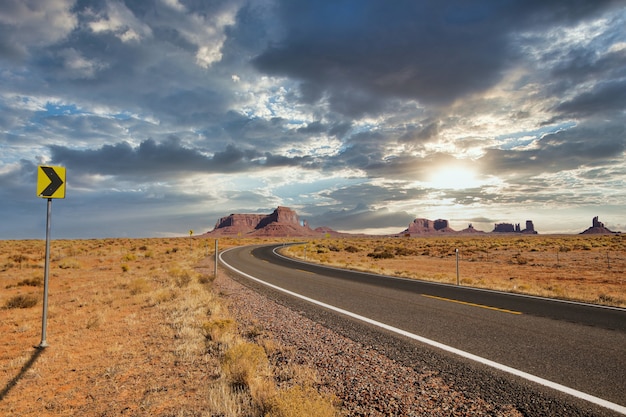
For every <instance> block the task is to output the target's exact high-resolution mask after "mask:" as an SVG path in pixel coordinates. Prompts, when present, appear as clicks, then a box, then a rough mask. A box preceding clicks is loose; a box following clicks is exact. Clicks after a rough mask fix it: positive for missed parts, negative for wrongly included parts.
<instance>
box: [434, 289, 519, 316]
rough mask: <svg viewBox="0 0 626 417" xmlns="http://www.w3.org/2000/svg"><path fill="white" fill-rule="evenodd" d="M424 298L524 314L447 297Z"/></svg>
mask: <svg viewBox="0 0 626 417" xmlns="http://www.w3.org/2000/svg"><path fill="white" fill-rule="evenodd" d="M422 296H424V297H428V298H434V299H435V300H441V301H449V302H451V303H457V304H464V305H466V306H472V307H480V308H486V309H488V310H495V311H500V312H502V313H509V314H522V312H521V311H513V310H507V309H504V308H498V307H491V306H486V305H484V304H476V303H468V302H467V301H460V300H453V299H452V298H445V297H437V296H436V295H428V294H422Z"/></svg>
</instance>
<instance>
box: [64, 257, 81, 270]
mask: <svg viewBox="0 0 626 417" xmlns="http://www.w3.org/2000/svg"><path fill="white" fill-rule="evenodd" d="M59 268H61V269H80V264H79V263H78V261H77V260H75V259H64V260H63V262H61V263H59Z"/></svg>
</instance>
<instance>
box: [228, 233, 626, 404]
mask: <svg viewBox="0 0 626 417" xmlns="http://www.w3.org/2000/svg"><path fill="white" fill-rule="evenodd" d="M275 248H276V246H275V245H273V246H272V245H268V246H253V247H238V248H233V249H231V250H228V251H225V252H223V253H222V254H221V255H220V259H221V261H222V263H223V264H224V265H226V266H227V267H229V268H230V269H233V270H235V271H236V272H237V273H239V274H240V275H243V276H247V277H248V278H255V279H257V280H259V281H262V282H264V283H267V284H270V285H273V286H276V287H279V288H281V289H283V290H286V291H289V292H292V293H294V294H299V295H300V296H303V297H307V298H308V299H310V300H309V301H312V302H316V303H318V304H319V303H323V307H324V308H326V309H331V310H334V311H335V312H338V314H340V315H344V316H345V315H350V316H352V317H353V318H357V319H359V320H361V319H364V321H366V322H367V323H369V324H373V325H374V326H377V327H379V328H380V327H383V329H385V330H391V331H393V332H395V333H399V334H401V335H402V336H407V337H410V338H412V339H413V340H415V341H416V343H427V344H429V345H431V346H434V347H435V348H438V349H445V350H447V351H448V352H452V353H454V354H457V355H461V356H463V357H464V358H466V359H470V360H472V361H478V362H480V363H482V364H483V365H487V366H490V367H495V368H496V369H498V370H499V371H504V372H505V373H513V374H514V375H516V377H522V378H524V379H526V380H530V381H532V382H534V383H536V382H538V383H539V384H541V385H543V386H548V387H549V388H552V389H556V390H557V391H560V392H561V393H565V394H566V395H571V396H573V397H576V399H577V400H581V399H582V400H583V401H589V402H591V403H594V404H596V405H600V406H601V407H604V408H608V409H610V410H612V411H615V412H617V413H621V414H626V377H625V376H626V310H625V309H618V308H607V307H599V306H593V305H589V304H580V303H569V302H562V301H555V300H548V299H543V298H536V297H527V296H519V295H513V294H507V293H501V292H495V291H483V290H477V289H471V288H467V287H457V286H451V285H442V284H436V283H429V282H424V281H417V280H407V279H397V278H391V277H386V276H381V275H374V274H367V273H359V272H354V271H348V270H342V269H336V268H328V267H323V266H320V265H314V264H307V263H303V262H300V261H296V260H291V259H288V258H285V257H281V256H278V255H277V254H276V253H275V251H274V249H275ZM313 300H315V301H313ZM396 330H397V331H396Z"/></svg>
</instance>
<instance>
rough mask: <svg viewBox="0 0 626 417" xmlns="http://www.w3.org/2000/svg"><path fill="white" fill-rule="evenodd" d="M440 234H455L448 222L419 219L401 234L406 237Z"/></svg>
mask: <svg viewBox="0 0 626 417" xmlns="http://www.w3.org/2000/svg"><path fill="white" fill-rule="evenodd" d="M438 233H454V230H452V229H451V228H450V226H449V224H448V221H447V220H444V219H437V220H434V221H433V220H428V219H420V218H417V219H415V220H413V221H412V222H411V223H410V224H409V227H408V228H406V230H404V231H403V232H402V233H401V234H402V235H404V236H414V235H429V234H438Z"/></svg>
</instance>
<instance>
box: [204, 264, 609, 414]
mask: <svg viewBox="0 0 626 417" xmlns="http://www.w3.org/2000/svg"><path fill="white" fill-rule="evenodd" d="M214 285H215V286H216V289H217V290H218V291H220V293H221V294H223V295H225V296H226V298H227V299H228V303H229V309H230V310H231V313H232V314H233V315H235V317H236V319H237V321H238V322H240V323H241V324H242V326H256V327H259V326H260V327H262V329H263V331H264V332H268V333H270V334H271V335H272V337H273V338H274V339H275V340H276V341H277V342H278V343H279V344H280V345H282V346H288V347H290V352H291V353H290V354H288V355H285V354H282V355H281V357H279V358H272V359H273V360H275V361H283V362H287V361H291V362H293V363H296V364H301V365H304V366H308V367H311V368H313V369H315V370H316V371H317V374H318V380H319V385H320V390H321V391H324V392H327V393H332V394H334V395H335V396H336V397H337V398H338V400H339V402H340V403H341V406H342V410H343V411H344V412H345V414H346V415H350V416H423V415H429V416H467V415H472V416H503V417H518V416H554V415H567V416H613V415H617V414H615V413H612V412H610V411H608V410H605V409H602V408H600V407H596V406H593V405H590V404H588V403H585V402H583V401H577V400H572V399H571V398H564V396H563V395H561V394H558V393H554V392H550V391H548V390H542V389H541V388H538V387H536V386H531V385H532V384H530V383H526V382H525V381H521V380H519V381H518V380H513V379H512V378H511V377H509V376H505V375H498V373H497V372H495V371H492V370H490V369H486V368H485V367H483V366H481V365H477V364H473V363H467V362H464V361H463V360H460V359H459V358H457V357H454V356H452V355H449V354H444V353H441V352H435V351H433V350H432V349H430V348H427V347H424V346H419V345H416V344H415V343H412V342H411V341H409V340H404V339H403V338H401V337H399V336H395V335H391V334H383V333H381V331H379V330H375V329H372V328H370V327H368V326H367V325H365V324H362V323H360V322H356V321H354V320H352V319H349V318H343V317H338V316H337V315H335V314H332V313H330V312H328V311H325V310H323V309H320V308H317V307H314V306H312V305H310V304H308V303H306V302H303V301H300V300H294V299H291V298H288V297H286V296H284V295H282V294H280V293H277V292H275V291H272V290H270V289H267V288H265V287H262V286H260V285H258V284H254V283H251V282H249V281H247V280H246V279H245V278H240V277H238V276H236V275H233V274H230V273H229V274H218V278H217V279H216V281H215V284H214Z"/></svg>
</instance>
